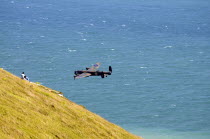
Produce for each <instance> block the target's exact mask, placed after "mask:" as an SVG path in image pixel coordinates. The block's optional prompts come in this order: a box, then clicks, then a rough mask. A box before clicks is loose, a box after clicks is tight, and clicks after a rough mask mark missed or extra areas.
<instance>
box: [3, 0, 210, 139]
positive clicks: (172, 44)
mask: <svg viewBox="0 0 210 139" xmlns="http://www.w3.org/2000/svg"><path fill="white" fill-rule="evenodd" d="M0 3H1V4H0V67H2V68H4V69H6V70H8V71H10V72H12V73H14V74H16V75H17V76H20V74H21V73H22V72H23V71H24V72H25V73H26V75H28V76H29V78H30V80H31V81H33V82H41V83H42V84H43V85H45V86H48V87H51V88H53V89H56V90H59V91H61V92H63V93H64V95H65V96H66V97H67V98H69V99H70V100H72V101H74V102H76V103H78V104H81V105H84V106H85V107H86V108H87V109H89V110H90V111H92V112H94V113H97V114H99V115H101V116H102V117H104V118H105V119H107V120H109V121H111V122H113V123H115V124H117V125H120V126H121V127H123V128H125V129H126V130H128V131H130V132H132V133H134V134H137V135H140V136H143V137H144V138H145V139H186V138H190V139H209V138H210V122H209V121H210V116H209V115H210V79H209V77H210V16H209V15H210V1H209V0H200V1H197V0H182V1H177V0H159V1H153V0H131V1H126V0H107V1H102V0H89V1H86V0H59V1H58V0H50V1H49V0H21V1H18V0H1V2H0ZM96 62H101V63H102V65H101V68H100V69H101V70H103V71H106V70H108V66H109V65H111V66H112V67H113V74H112V75H111V76H108V77H107V78H105V79H101V78H100V77H89V78H84V79H80V80H74V79H73V73H74V70H79V69H85V68H86V67H89V66H91V65H92V64H94V63H96Z"/></svg>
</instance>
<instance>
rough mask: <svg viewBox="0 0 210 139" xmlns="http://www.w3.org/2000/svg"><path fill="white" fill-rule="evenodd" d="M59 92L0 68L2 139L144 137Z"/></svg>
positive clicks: (131, 138) (133, 138)
mask: <svg viewBox="0 0 210 139" xmlns="http://www.w3.org/2000/svg"><path fill="white" fill-rule="evenodd" d="M72 91H73V90H72ZM58 93H59V92H57V91H55V90H52V89H50V88H47V87H44V86H42V85H37V84H35V83H30V82H28V81H25V80H22V79H20V78H19V77H16V76H14V75H12V74H11V73H9V72H7V71H5V70H3V69H0V138H1V139H12V138H14V139H18V138H20V139H24V138H27V139H28V138H37V139H53V138H62V139H82V138H89V139H100V138H106V139H108V138H113V139H115V138H119V139H135V138H140V137H137V136H135V135H132V134H130V133H128V132H127V131H125V130H124V129H122V128H120V127H119V126H117V125H114V124H112V123H110V122H108V121H106V120H105V119H103V118H101V117H100V116H98V115H96V114H94V113H92V112H90V111H88V110H87V109H85V108H84V107H83V106H80V105H77V104H75V103H73V102H71V101H69V100H68V99H66V98H65V97H61V96H59V95H58Z"/></svg>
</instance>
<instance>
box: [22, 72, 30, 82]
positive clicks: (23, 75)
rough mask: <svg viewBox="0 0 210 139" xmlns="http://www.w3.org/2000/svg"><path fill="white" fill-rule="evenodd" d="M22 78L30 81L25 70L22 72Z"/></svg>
mask: <svg viewBox="0 0 210 139" xmlns="http://www.w3.org/2000/svg"><path fill="white" fill-rule="evenodd" d="M20 78H21V79H23V80H27V81H29V78H28V77H27V76H26V75H25V73H24V72H22V74H21V77H20Z"/></svg>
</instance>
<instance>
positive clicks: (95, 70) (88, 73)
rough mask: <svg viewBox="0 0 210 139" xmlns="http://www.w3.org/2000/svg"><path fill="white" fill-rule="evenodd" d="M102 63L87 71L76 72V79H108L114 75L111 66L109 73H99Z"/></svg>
mask: <svg viewBox="0 0 210 139" xmlns="http://www.w3.org/2000/svg"><path fill="white" fill-rule="evenodd" d="M100 65H101V63H99V62H98V63H96V64H95V65H93V66H92V67H90V68H86V70H77V71H74V74H75V75H74V79H79V78H84V77H89V76H101V78H104V77H107V76H108V75H111V74H112V67H111V66H109V71H99V70H98V68H99V67H100Z"/></svg>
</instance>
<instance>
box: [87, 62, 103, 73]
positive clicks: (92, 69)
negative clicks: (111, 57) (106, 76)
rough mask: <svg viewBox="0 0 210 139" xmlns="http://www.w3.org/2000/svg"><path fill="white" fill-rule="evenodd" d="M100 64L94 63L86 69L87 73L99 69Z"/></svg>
mask: <svg viewBox="0 0 210 139" xmlns="http://www.w3.org/2000/svg"><path fill="white" fill-rule="evenodd" d="M100 65H101V63H99V62H98V63H96V64H94V65H93V66H92V67H90V68H89V69H88V71H96V70H97V69H98V68H99V67H100Z"/></svg>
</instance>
